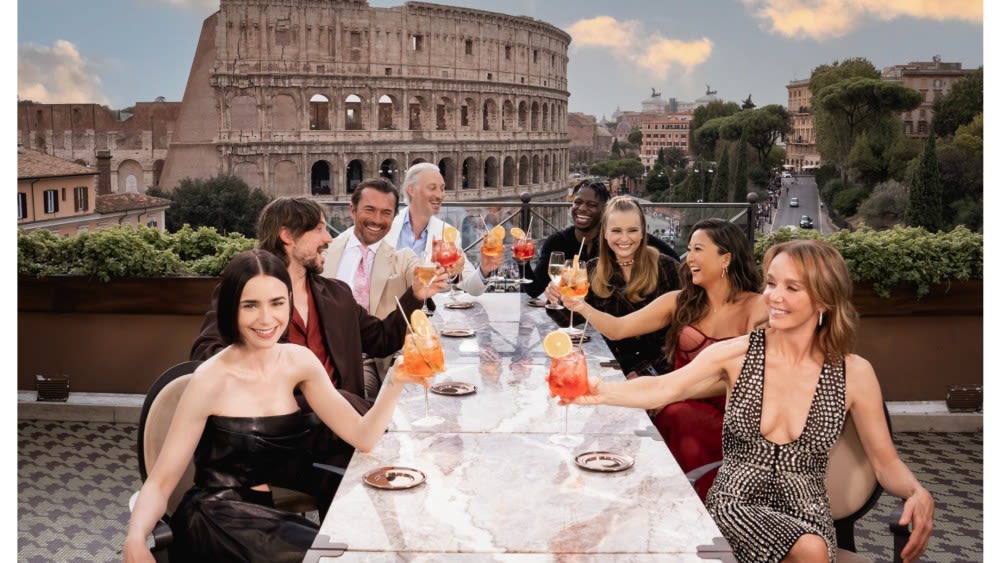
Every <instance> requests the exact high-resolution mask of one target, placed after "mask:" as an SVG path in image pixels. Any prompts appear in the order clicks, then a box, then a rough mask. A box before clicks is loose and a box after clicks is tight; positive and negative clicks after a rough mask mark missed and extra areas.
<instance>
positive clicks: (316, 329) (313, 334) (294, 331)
mask: <svg viewBox="0 0 1000 563" xmlns="http://www.w3.org/2000/svg"><path fill="white" fill-rule="evenodd" d="M306 301H307V303H308V305H307V307H308V309H309V325H308V326H306V323H304V322H303V321H302V315H300V314H299V312H298V310H297V309H296V308H295V307H294V304H293V306H292V321H291V322H290V323H289V324H288V341H289V342H291V343H292V344H298V345H300V346H305V347H306V348H309V349H310V350H312V353H313V354H315V355H316V357H317V358H319V361H320V363H321V364H323V367H324V368H325V369H326V373H327V374H328V375H329V376H330V381H333V385H334V387H336V386H337V376H336V375H335V374H334V371H335V370H334V367H333V360H331V359H330V355H329V354H327V352H326V345H325V344H324V343H323V331H322V330H321V329H320V326H319V313H318V312H317V311H316V304H315V303H314V302H313V298H312V287H310V285H309V284H308V283H307V284H306Z"/></svg>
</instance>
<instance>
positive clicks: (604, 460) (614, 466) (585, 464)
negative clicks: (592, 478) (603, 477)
mask: <svg viewBox="0 0 1000 563" xmlns="http://www.w3.org/2000/svg"><path fill="white" fill-rule="evenodd" d="M575 461H576V464H577V465H579V466H580V467H582V468H584V469H586V470H588V471H597V472H600V473H614V472H617V471H625V470H626V469H628V468H630V467H632V466H633V465H635V460H633V459H632V457H631V456H628V455H625V454H618V453H614V452H602V451H595V452H583V453H582V454H580V455H578V456H576V460H575Z"/></svg>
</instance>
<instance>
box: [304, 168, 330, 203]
mask: <svg viewBox="0 0 1000 563" xmlns="http://www.w3.org/2000/svg"><path fill="white" fill-rule="evenodd" d="M309 176H310V179H309V186H310V193H312V195H330V193H331V189H330V179H331V178H330V163H329V162H327V161H325V160H317V161H316V162H314V163H313V165H312V170H311V171H310V173H309Z"/></svg>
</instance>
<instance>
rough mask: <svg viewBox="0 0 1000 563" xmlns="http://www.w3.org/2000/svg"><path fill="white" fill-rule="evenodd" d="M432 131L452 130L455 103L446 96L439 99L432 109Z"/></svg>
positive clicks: (453, 127)
mask: <svg viewBox="0 0 1000 563" xmlns="http://www.w3.org/2000/svg"><path fill="white" fill-rule="evenodd" d="M434 129H435V130H437V131H448V130H449V129H451V130H454V129H456V127H455V102H453V101H452V100H451V98H449V97H447V96H443V97H441V98H440V99H439V100H438V102H437V106H436V107H435V108H434Z"/></svg>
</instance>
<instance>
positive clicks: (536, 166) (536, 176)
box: [531, 154, 542, 184]
mask: <svg viewBox="0 0 1000 563" xmlns="http://www.w3.org/2000/svg"><path fill="white" fill-rule="evenodd" d="M541 169H542V164H541V159H539V158H538V155H537V154H536V155H533V156H532V157H531V183H532V184H537V183H539V182H541V179H542V170H541Z"/></svg>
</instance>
